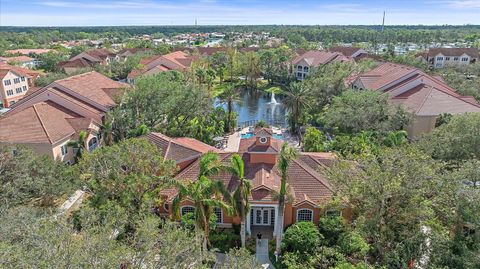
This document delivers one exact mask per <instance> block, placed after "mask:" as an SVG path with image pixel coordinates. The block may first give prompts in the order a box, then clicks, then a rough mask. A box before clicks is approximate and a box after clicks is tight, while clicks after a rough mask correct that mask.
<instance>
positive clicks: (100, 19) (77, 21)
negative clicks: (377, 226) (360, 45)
mask: <svg viewBox="0 0 480 269" xmlns="http://www.w3.org/2000/svg"><path fill="white" fill-rule="evenodd" d="M383 10H385V11H386V12H387V18H386V24H390V25H392V24H401V25H404V24H430V25H432V24H435V25H441V24H480V0H423V1H422V0H417V1H412V0H396V1H390V0H384V1H377V0H364V1H361V0H357V1H354V0H345V1H334V0H295V1H289V0H288V1H287V0H263V1H254V0H243V1H242V0H197V1H192V0H158V1H157V0H98V1H93V0H0V25H1V26H10V25H15V26H92V25H192V24H194V22H195V19H197V20H198V24H199V25H213V24H305V25H312V24H319V25H327V24H342V25H348V24H366V25H370V24H380V23H381V19H382V12H383Z"/></svg>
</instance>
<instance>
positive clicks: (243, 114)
mask: <svg viewBox="0 0 480 269" xmlns="http://www.w3.org/2000/svg"><path fill="white" fill-rule="evenodd" d="M282 99H283V98H281V97H279V96H275V101H276V102H277V103H272V97H271V94H266V93H262V92H254V91H242V93H241V96H240V101H239V102H236V103H235V104H234V110H235V112H237V115H238V118H237V124H238V126H242V127H243V126H250V125H254V124H255V123H256V122H258V121H260V120H263V121H265V122H267V123H268V124H270V125H274V126H279V127H285V126H286V125H287V118H286V114H287V113H286V110H285V106H284V105H283V104H282ZM224 107H226V105H224Z"/></svg>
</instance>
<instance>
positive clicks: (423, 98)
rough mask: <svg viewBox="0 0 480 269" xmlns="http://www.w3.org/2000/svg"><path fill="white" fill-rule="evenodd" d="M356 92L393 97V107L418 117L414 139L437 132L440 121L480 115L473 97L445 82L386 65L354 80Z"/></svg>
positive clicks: (412, 131)
mask: <svg viewBox="0 0 480 269" xmlns="http://www.w3.org/2000/svg"><path fill="white" fill-rule="evenodd" d="M350 81H351V86H352V88H353V89H356V90H375V91H381V92H382V93H385V94H388V95H389V96H390V101H391V103H392V104H393V105H402V106H404V107H405V108H406V109H407V110H409V111H410V112H411V113H413V114H414V120H413V123H412V124H411V125H410V126H409V127H408V129H407V131H408V133H409V136H410V137H411V138H418V137H419V136H420V135H421V134H423V133H427V132H430V131H431V130H433V129H434V128H435V123H436V120H437V117H438V116H439V115H441V114H444V113H447V114H452V115H457V114H463V113H467V112H480V104H479V103H478V102H477V101H476V100H475V99H474V98H473V97H471V96H462V95H460V94H458V93H457V92H456V91H455V90H454V89H452V88H451V87H450V86H448V84H447V83H445V81H443V79H442V78H440V77H436V76H431V75H429V74H427V73H425V72H423V71H422V70H420V69H418V68H414V67H410V66H405V65H400V64H394V63H383V64H381V65H379V66H378V67H376V68H374V69H372V70H370V71H368V72H365V73H363V74H360V75H357V76H355V77H354V78H352V79H351V80H350Z"/></svg>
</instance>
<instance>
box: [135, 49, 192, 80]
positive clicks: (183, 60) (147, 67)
mask: <svg viewBox="0 0 480 269" xmlns="http://www.w3.org/2000/svg"><path fill="white" fill-rule="evenodd" d="M197 58H198V57H197V56H191V55H189V54H187V53H185V52H183V51H175V52H172V53H168V54H165V55H154V56H151V57H147V58H144V59H142V60H141V61H140V65H141V66H142V68H141V69H134V70H132V71H131V72H130V73H129V74H128V76H127V81H128V83H134V82H135V79H136V78H137V77H139V76H144V75H153V74H157V73H160V72H164V71H170V70H177V71H185V70H187V69H188V68H190V65H191V64H192V62H193V61H194V60H196V59H197Z"/></svg>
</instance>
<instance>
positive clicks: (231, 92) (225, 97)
mask: <svg viewBox="0 0 480 269" xmlns="http://www.w3.org/2000/svg"><path fill="white" fill-rule="evenodd" d="M239 96H240V95H239V93H238V90H237V89H236V87H235V85H234V84H233V83H232V84H230V85H229V86H228V87H227V88H226V89H225V90H224V91H223V93H222V94H220V96H219V99H220V101H221V102H222V103H225V104H227V117H228V118H227V128H228V129H227V132H231V131H232V122H233V119H232V113H233V104H234V103H235V102H236V101H239V100H240V99H239Z"/></svg>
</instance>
